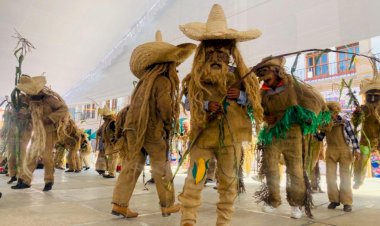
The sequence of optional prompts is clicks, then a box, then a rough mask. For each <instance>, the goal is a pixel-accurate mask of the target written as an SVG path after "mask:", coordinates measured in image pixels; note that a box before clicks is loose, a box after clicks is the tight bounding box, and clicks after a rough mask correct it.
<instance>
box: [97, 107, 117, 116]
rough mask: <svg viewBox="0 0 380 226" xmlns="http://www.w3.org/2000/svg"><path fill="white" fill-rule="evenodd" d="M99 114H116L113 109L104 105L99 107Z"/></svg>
mask: <svg viewBox="0 0 380 226" xmlns="http://www.w3.org/2000/svg"><path fill="white" fill-rule="evenodd" d="M98 114H99V115H101V116H102V117H107V116H112V115H115V112H114V111H111V110H110V109H109V108H108V107H107V106H104V107H103V108H99V109H98Z"/></svg>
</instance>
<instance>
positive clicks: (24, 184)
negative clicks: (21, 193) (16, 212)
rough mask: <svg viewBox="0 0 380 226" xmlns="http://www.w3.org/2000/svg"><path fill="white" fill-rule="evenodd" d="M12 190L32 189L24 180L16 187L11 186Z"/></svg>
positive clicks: (19, 180)
mask: <svg viewBox="0 0 380 226" xmlns="http://www.w3.org/2000/svg"><path fill="white" fill-rule="evenodd" d="M11 188H12V189H25V188H30V185H28V184H26V183H24V181H23V180H22V179H18V181H17V184H16V185H14V186H11Z"/></svg>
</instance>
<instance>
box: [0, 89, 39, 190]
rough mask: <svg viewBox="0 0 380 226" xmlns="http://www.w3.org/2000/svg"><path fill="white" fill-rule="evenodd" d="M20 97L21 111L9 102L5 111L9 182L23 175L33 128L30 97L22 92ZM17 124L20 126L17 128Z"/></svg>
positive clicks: (4, 129)
mask: <svg viewBox="0 0 380 226" xmlns="http://www.w3.org/2000/svg"><path fill="white" fill-rule="evenodd" d="M20 99H21V102H22V104H21V106H22V108H21V109H20V110H19V112H16V111H15V109H14V106H13V105H12V104H9V106H8V107H7V108H6V110H5V113H4V128H3V131H4V132H5V131H6V132H5V133H6V134H3V136H4V138H5V140H6V142H7V144H6V147H7V152H8V156H7V160H8V174H9V176H10V177H11V179H10V180H9V181H8V184H11V183H13V182H14V181H17V178H19V177H20V176H21V175H22V171H23V168H22V167H23V162H24V160H25V154H26V149H27V145H28V143H29V140H30V138H31V136H32V130H33V128H32V120H31V115H30V111H29V109H28V102H29V99H28V97H27V96H26V95H25V94H20ZM17 125H18V128H16V127H17ZM16 129H18V134H19V138H16ZM16 145H18V147H19V153H17V151H16V150H17V148H16Z"/></svg>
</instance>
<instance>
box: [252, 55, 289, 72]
mask: <svg viewBox="0 0 380 226" xmlns="http://www.w3.org/2000/svg"><path fill="white" fill-rule="evenodd" d="M284 65H285V58H283V57H280V58H277V57H275V58H274V57H272V56H269V57H266V58H264V59H263V60H262V61H261V62H260V63H258V64H257V65H256V66H254V67H253V71H254V72H255V73H256V72H257V71H258V70H259V69H260V68H263V67H270V66H277V67H283V66H284Z"/></svg>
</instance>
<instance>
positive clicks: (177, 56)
mask: <svg viewBox="0 0 380 226" xmlns="http://www.w3.org/2000/svg"><path fill="white" fill-rule="evenodd" d="M196 47H197V46H196V45H195V44H193V43H183V44H180V45H178V46H175V45H172V44H169V43H166V42H161V41H158V42H148V43H145V44H142V45H140V46H138V47H136V48H135V49H134V50H133V52H132V55H131V60H130V62H129V65H130V68H131V71H132V73H133V74H134V75H135V76H136V77H137V78H138V79H140V78H141V77H142V76H143V75H144V73H145V70H146V69H147V68H148V67H149V66H151V65H153V64H158V63H169V62H176V63H178V64H181V63H183V62H184V61H185V60H186V59H187V58H188V57H189V56H190V55H191V54H192V53H193V51H194V50H195V48H196Z"/></svg>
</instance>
